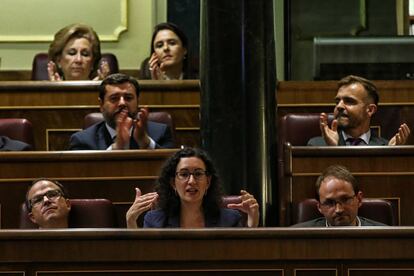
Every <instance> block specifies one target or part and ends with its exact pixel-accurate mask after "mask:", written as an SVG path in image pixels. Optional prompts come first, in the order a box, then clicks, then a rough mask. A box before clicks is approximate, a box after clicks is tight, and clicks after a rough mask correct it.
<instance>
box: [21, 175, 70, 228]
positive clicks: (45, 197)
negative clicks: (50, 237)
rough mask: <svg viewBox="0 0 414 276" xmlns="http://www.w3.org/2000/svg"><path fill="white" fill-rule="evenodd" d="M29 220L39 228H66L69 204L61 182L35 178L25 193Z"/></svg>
mask: <svg viewBox="0 0 414 276" xmlns="http://www.w3.org/2000/svg"><path fill="white" fill-rule="evenodd" d="M26 208H27V210H28V212H29V218H30V220H31V221H32V222H33V223H35V224H37V225H38V226H39V228H40V229H46V228H49V229H50V228H68V223H69V212H70V209H71V204H70V201H69V199H67V195H66V192H65V189H64V187H63V185H62V184H60V183H59V182H57V181H53V180H50V179H46V178H41V179H36V180H35V181H33V183H32V185H31V186H30V187H29V189H28V190H27V193H26Z"/></svg>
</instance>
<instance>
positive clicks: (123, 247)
mask: <svg viewBox="0 0 414 276" xmlns="http://www.w3.org/2000/svg"><path fill="white" fill-rule="evenodd" d="M413 248H414V229H413V228H412V227H404V228H388V227H385V228H370V229H368V228H365V229H358V228H351V229H288V228H279V229H278V228H267V229H266V228H263V229H254V230H250V229H200V230H180V229H178V230H169V229H153V230H143V229H140V230H123V229H116V230H113V229H100V230H98V229H91V230H82V229H78V230H57V231H42V230H35V231H15V230H3V231H0V252H1V254H0V273H7V274H6V275H29V276H32V275H37V276H43V275H70V276H72V275H73V276H74V275H105V276H106V275H163V276H166V275H202V276H204V275H205V276H207V275H227V276H234V275H246V276H247V275H258V276H270V275H272V276H275V275H277V276H294V275H295V276H315V275H322V276H361V275H364V276H371V275H375V276H385V275H395V276H407V275H413V273H414V250H412V249H413Z"/></svg>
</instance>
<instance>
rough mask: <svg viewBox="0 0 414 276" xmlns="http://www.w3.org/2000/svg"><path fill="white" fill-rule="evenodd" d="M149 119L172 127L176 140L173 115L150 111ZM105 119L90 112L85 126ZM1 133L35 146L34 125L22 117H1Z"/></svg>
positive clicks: (100, 114) (86, 117) (99, 114)
mask: <svg viewBox="0 0 414 276" xmlns="http://www.w3.org/2000/svg"><path fill="white" fill-rule="evenodd" d="M148 120H150V121H153V122H157V123H163V124H166V125H168V126H169V127H170V129H171V131H172V135H173V139H174V140H175V138H176V136H175V125H174V121H173V119H172V117H171V115H170V114H169V113H168V112H163V111H160V112H150V113H149V114H148ZM101 121H103V115H102V113H100V112H94V113H89V114H87V115H86V116H85V118H84V122H83V128H84V129H85V128H88V127H89V126H91V125H93V124H95V123H98V122H101ZM0 135H3V136H7V137H9V138H11V139H14V140H19V141H22V142H25V143H27V144H29V145H31V146H32V149H34V148H35V145H34V136H33V125H32V123H31V122H30V121H29V120H27V119H22V118H7V119H0Z"/></svg>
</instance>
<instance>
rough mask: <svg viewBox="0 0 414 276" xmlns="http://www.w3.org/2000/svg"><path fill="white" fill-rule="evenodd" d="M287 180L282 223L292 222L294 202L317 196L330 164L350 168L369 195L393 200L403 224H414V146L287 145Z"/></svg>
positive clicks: (367, 195) (281, 193)
mask: <svg viewBox="0 0 414 276" xmlns="http://www.w3.org/2000/svg"><path fill="white" fill-rule="evenodd" d="M284 162H285V163H284V168H285V169H284V172H283V173H284V176H285V183H283V185H280V187H279V188H280V195H281V202H280V204H281V205H280V207H281V209H280V211H281V213H280V214H281V216H282V217H283V218H282V219H281V223H282V225H286V223H288V221H289V216H290V214H289V211H290V205H291V203H298V202H300V201H302V200H303V199H305V198H313V197H314V195H315V182H316V179H317V177H318V176H319V174H320V173H321V172H322V171H323V170H324V169H325V168H327V167H328V166H330V165H333V164H341V165H343V166H345V167H347V168H348V169H349V170H350V171H351V172H352V173H353V175H354V176H356V178H357V180H358V181H359V183H360V187H361V190H362V191H363V193H364V196H365V197H370V198H385V199H389V200H391V201H392V202H393V203H394V205H395V206H396V207H397V208H398V215H399V219H400V220H399V221H400V223H401V225H414V213H413V212H412V209H413V198H414V177H413V175H414V147H413V146H395V147H381V146H375V147H374V146H365V147H345V146H342V147H290V146H286V147H285V159H284Z"/></svg>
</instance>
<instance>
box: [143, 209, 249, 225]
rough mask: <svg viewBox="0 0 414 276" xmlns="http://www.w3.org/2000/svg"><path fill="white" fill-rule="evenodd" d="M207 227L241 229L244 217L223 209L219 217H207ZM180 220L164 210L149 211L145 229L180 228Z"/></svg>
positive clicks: (237, 212)
mask: <svg viewBox="0 0 414 276" xmlns="http://www.w3.org/2000/svg"><path fill="white" fill-rule="evenodd" d="M205 223H206V227H241V226H242V216H241V215H240V213H239V211H237V210H233V209H228V208H222V209H220V215H219V216H218V217H205ZM178 227H180V218H179V217H178V216H174V217H170V216H168V215H167V214H166V213H165V212H164V211H163V210H153V211H149V212H147V213H146V214H145V216H144V228H178Z"/></svg>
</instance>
